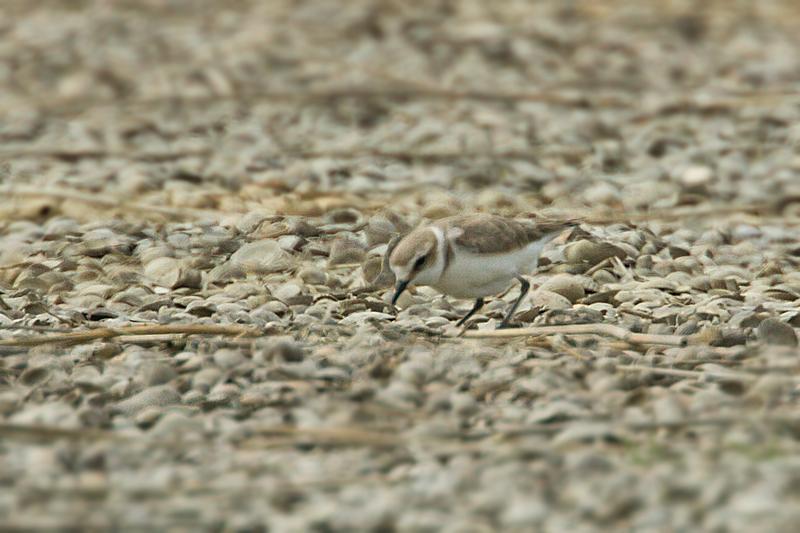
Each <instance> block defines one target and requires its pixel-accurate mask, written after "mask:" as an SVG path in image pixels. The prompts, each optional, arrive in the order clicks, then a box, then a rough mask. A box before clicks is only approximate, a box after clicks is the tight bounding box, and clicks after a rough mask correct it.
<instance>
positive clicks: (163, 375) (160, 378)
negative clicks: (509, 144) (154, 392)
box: [144, 362, 178, 387]
mask: <svg viewBox="0 0 800 533" xmlns="http://www.w3.org/2000/svg"><path fill="white" fill-rule="evenodd" d="M177 375H178V374H177V372H175V370H174V369H173V368H172V367H171V366H170V365H168V364H166V363H158V362H157V363H152V364H150V365H148V366H147V367H146V368H145V370H144V382H145V384H146V385H147V386H148V387H153V386H155V385H163V384H165V383H169V382H170V381H172V380H173V379H175V378H176V377H177Z"/></svg>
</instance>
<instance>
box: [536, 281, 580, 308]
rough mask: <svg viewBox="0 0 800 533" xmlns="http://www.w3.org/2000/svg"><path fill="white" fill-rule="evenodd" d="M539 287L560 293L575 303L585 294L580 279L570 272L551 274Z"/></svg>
mask: <svg viewBox="0 0 800 533" xmlns="http://www.w3.org/2000/svg"><path fill="white" fill-rule="evenodd" d="M540 289H541V290H545V291H550V292H554V293H556V294H560V295H561V296H563V297H564V298H566V299H567V300H569V301H570V302H571V303H575V302H577V301H578V300H580V299H581V298H583V297H584V296H586V291H585V290H584V288H583V283H582V282H581V279H580V278H578V277H577V276H573V275H570V274H557V275H555V276H551V277H549V278H548V279H547V281H545V282H544V283H543V284H542V286H541V287H540Z"/></svg>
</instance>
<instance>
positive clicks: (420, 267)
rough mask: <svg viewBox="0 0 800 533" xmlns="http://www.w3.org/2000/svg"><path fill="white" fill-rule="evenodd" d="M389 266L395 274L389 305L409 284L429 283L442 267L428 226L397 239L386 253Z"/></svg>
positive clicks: (437, 276)
mask: <svg viewBox="0 0 800 533" xmlns="http://www.w3.org/2000/svg"><path fill="white" fill-rule="evenodd" d="M389 267H390V268H391V269H392V272H394V275H395V277H396V278H397V284H396V285H395V291H394V296H392V305H395V304H396V303H397V299H398V298H399V297H400V295H401V294H402V293H403V291H404V290H406V287H408V286H410V285H429V284H431V283H434V282H436V280H437V279H439V276H440V275H441V273H442V272H441V271H442V265H441V261H440V260H439V243H438V239H437V238H436V234H435V233H434V231H433V230H431V229H430V228H420V229H417V230H414V231H412V232H411V233H409V234H408V235H406V236H405V237H403V239H402V240H401V241H400V242H398V243H397V246H395V248H394V250H392V253H391V255H390V256H389Z"/></svg>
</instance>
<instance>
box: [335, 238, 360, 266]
mask: <svg viewBox="0 0 800 533" xmlns="http://www.w3.org/2000/svg"><path fill="white" fill-rule="evenodd" d="M366 256H367V252H366V250H365V249H364V246H363V245H362V244H361V243H359V242H358V241H355V240H353V239H349V238H337V239H336V240H334V241H333V244H331V251H330V256H329V259H328V264H330V265H343V264H351V263H362V262H363V261H364V259H365V258H366Z"/></svg>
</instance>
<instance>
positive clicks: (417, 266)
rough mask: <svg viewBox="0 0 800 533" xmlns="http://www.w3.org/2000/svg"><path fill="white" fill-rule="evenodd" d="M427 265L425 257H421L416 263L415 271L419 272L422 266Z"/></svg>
mask: <svg viewBox="0 0 800 533" xmlns="http://www.w3.org/2000/svg"><path fill="white" fill-rule="evenodd" d="M424 263H425V256H422V257H420V258H419V259H417V260H416V261H415V262H414V270H419V269H420V268H422V265H423V264H424Z"/></svg>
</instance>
